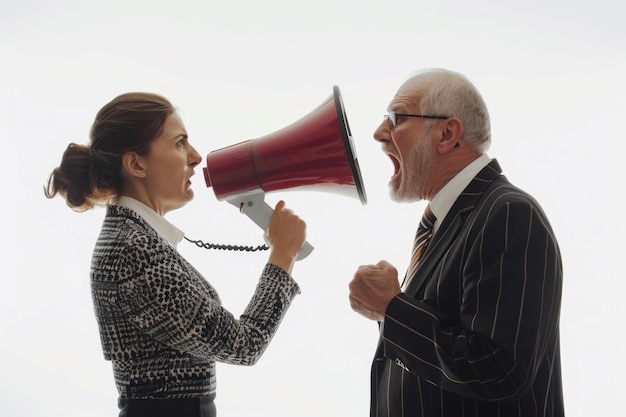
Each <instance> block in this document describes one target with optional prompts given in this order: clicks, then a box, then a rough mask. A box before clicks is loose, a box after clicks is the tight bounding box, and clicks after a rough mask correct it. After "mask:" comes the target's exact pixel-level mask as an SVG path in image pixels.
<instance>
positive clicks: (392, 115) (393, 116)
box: [385, 111, 448, 129]
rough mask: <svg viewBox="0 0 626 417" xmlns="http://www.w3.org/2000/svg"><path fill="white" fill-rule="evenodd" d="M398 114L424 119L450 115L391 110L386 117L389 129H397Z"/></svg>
mask: <svg viewBox="0 0 626 417" xmlns="http://www.w3.org/2000/svg"><path fill="white" fill-rule="evenodd" d="M398 116H402V117H421V118H422V119H447V118H448V116H429V115H426V114H402V113H396V112H393V111H390V112H388V113H387V114H386V115H385V119H386V120H387V122H388V123H389V129H395V127H396V126H397V124H398V123H397V118H398Z"/></svg>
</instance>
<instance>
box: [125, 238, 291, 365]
mask: <svg viewBox="0 0 626 417" xmlns="http://www.w3.org/2000/svg"><path fill="white" fill-rule="evenodd" d="M135 243H136V242H135ZM119 276H120V280H119V281H118V307H119V308H120V309H121V310H122V311H123V312H124V315H125V316H126V317H127V320H128V321H129V322H130V323H131V325H132V326H133V327H134V328H135V329H136V331H138V332H140V333H141V334H143V335H144V336H145V337H146V338H148V339H150V340H153V341H154V343H159V344H162V345H165V347H167V348H169V349H171V350H173V351H180V352H184V353H187V354H191V355H193V356H197V357H202V358H204V359H209V360H216V361H223V362H228V363H233V364H242V365H253V364H255V363H256V362H257V361H258V359H259V358H260V356H261V355H262V354H263V352H264V351H265V349H266V348H267V346H268V345H269V343H270V341H271V340H272V338H273V336H274V334H275V333H276V331H277V329H278V326H279V325H280V322H281V321H282V319H283V317H284V316H285V313H286V312H287V309H288V307H289V305H290V303H291V301H292V300H293V298H294V297H295V296H296V295H297V294H298V293H299V287H298V285H297V284H296V282H295V281H294V280H293V279H292V277H291V276H290V275H289V274H288V273H287V272H285V271H284V270H282V269H281V268H279V267H277V266H275V265H272V264H267V265H266V266H265V268H264V269H263V272H262V274H261V277H260V279H259V282H258V285H257V287H256V290H255V292H254V294H253V295H252V298H251V299H250V302H249V304H248V306H247V308H246V309H245V311H244V313H243V314H242V315H241V316H240V317H239V318H236V317H234V316H233V314H231V313H230V312H229V311H228V310H227V309H225V308H224V307H223V306H222V305H221V302H220V300H219V297H218V295H217V293H216V292H215V290H214V289H213V288H212V287H211V286H210V284H209V283H208V282H206V281H205V280H204V278H202V277H201V276H200V274H199V273H198V272H197V271H196V270H195V269H194V268H193V267H191V265H190V264H188V263H187V262H186V261H185V260H184V259H183V258H182V257H181V256H180V255H179V254H178V252H176V251H175V250H174V249H173V248H170V247H169V246H168V245H167V244H165V243H161V244H159V243H158V242H156V243H155V242H150V244H145V242H144V243H141V242H140V244H133V245H129V247H128V248H127V250H126V251H125V256H124V259H123V260H122V261H121V267H120V273H119Z"/></svg>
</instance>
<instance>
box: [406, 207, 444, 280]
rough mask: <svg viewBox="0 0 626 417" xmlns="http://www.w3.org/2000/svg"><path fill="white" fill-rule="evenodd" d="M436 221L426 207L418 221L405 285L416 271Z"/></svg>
mask: <svg viewBox="0 0 626 417" xmlns="http://www.w3.org/2000/svg"><path fill="white" fill-rule="evenodd" d="M436 220H437V218H436V217H435V215H434V214H433V212H432V210H431V209H430V206H427V207H426V210H425V211H424V215H423V216H422V220H421V221H420V224H419V226H418V228H417V233H415V241H414V243H413V255H412V256H411V262H410V263H409V267H408V269H407V273H406V277H405V279H404V281H405V283H406V284H407V285H408V282H409V281H410V280H411V278H412V277H413V275H414V274H415V271H416V270H417V266H418V265H419V260H420V258H421V257H422V255H423V254H424V252H425V251H426V247H427V246H428V242H429V241H430V238H431V237H432V235H433V226H434V225H435V221H436Z"/></svg>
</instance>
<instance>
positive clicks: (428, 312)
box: [371, 160, 564, 417]
mask: <svg viewBox="0 0 626 417" xmlns="http://www.w3.org/2000/svg"><path fill="white" fill-rule="evenodd" d="M561 284H562V266H561V256H560V253H559V248H558V244H557V241H556V238H555V236H554V233H553V232H552V229H551V227H550V224H549V223H548V220H547V218H546V216H545V214H544V213H543V211H542V209H541V208H540V206H539V204H538V203H537V202H536V201H535V200H534V199H533V198H532V197H531V196H529V195H528V194H526V193H525V192H523V191H521V190H520V189H518V188H516V187H514V186H513V185H511V184H510V183H509V182H508V180H507V179H506V178H505V177H504V176H503V175H501V169H500V166H499V165H498V163H497V161H496V160H492V161H491V163H490V164H489V165H487V166H486V167H485V168H484V169H483V170H482V171H481V172H480V173H479V174H478V175H477V176H476V177H475V178H474V179H473V180H472V182H471V183H470V184H469V185H468V186H467V188H466V189H465V190H464V191H463V193H461V195H460V196H459V198H458V199H457V200H456V202H455V203H454V205H453V207H452V209H451V210H450V212H449V213H448V215H447V216H446V218H445V219H444V220H443V222H442V224H441V226H440V228H439V229H438V231H437V233H436V234H435V235H434V236H433V238H432V240H431V242H430V245H429V246H428V249H427V250H426V252H425V253H424V255H423V256H422V260H421V261H420V266H419V269H418V270H417V271H416V273H415V275H414V276H413V277H412V279H411V280H410V282H409V284H408V286H407V288H406V290H405V292H404V293H402V294H400V295H398V296H397V297H395V298H394V299H393V300H392V301H391V303H390V304H389V306H388V308H387V311H386V315H385V321H384V323H381V329H380V331H381V338H380V342H379V346H378V350H377V352H376V355H375V359H374V361H373V364H372V373H371V376H372V404H371V416H377V417H383V416H385V417H387V416H388V417H400V416H407V417H408V416H428V417H433V416H445V417H448V416H450V417H451V416H454V417H459V416H465V417H470V416H476V417H487V416H503V417H517V416H520V417H521V416H524V417H533V416H542V417H558V416H563V415H564V410H563V398H562V390H561V368H560V356H559V311H560V301H561Z"/></svg>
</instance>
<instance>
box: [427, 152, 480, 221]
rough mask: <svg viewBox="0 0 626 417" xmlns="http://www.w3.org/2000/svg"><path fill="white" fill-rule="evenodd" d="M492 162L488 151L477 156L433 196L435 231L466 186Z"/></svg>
mask: <svg viewBox="0 0 626 417" xmlns="http://www.w3.org/2000/svg"><path fill="white" fill-rule="evenodd" d="M489 162H491V159H490V158H489V157H488V156H487V154H486V153H484V154H482V155H481V156H479V157H478V158H476V159H475V160H474V161H473V162H472V163H470V164H469V165H468V166H466V167H465V168H463V169H462V170H461V171H460V172H459V173H458V174H456V175H455V176H454V178H452V179H451V180H450V181H448V183H447V184H446V185H444V186H443V188H442V189H441V190H439V192H438V193H437V194H436V195H435V197H433V199H432V200H431V202H430V209H431V210H432V211H433V214H434V215H435V216H436V217H437V221H436V222H435V226H434V228H433V233H434V232H436V231H437V229H438V228H439V226H440V225H441V222H442V221H443V219H444V218H445V217H446V215H447V214H448V212H449V211H450V209H451V208H452V205H453V204H454V202H455V201H456V199H457V198H458V197H459V196H460V195H461V193H462V192H463V190H464V189H465V187H467V186H468V185H469V183H470V182H471V181H472V179H474V177H475V176H476V175H477V174H478V173H479V172H480V171H481V170H482V169H483V168H484V167H485V166H487V165H488V164H489Z"/></svg>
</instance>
